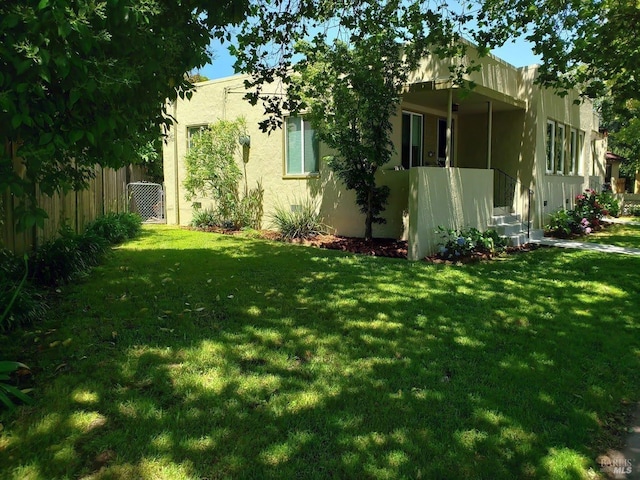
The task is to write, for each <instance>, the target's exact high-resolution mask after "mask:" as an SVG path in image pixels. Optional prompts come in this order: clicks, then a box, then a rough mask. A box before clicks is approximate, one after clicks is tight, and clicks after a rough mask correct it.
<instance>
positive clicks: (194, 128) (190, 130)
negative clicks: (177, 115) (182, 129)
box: [187, 125, 209, 150]
mask: <svg viewBox="0 0 640 480" xmlns="http://www.w3.org/2000/svg"><path fill="white" fill-rule="evenodd" d="M208 129H209V126H208V125H191V126H188V127H187V150H189V149H190V148H191V147H192V146H193V137H194V136H195V135H197V134H199V133H200V132H203V131H204V130H208Z"/></svg>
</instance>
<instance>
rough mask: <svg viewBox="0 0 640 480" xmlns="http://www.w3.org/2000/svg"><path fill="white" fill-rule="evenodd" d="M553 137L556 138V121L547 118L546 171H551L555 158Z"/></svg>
mask: <svg viewBox="0 0 640 480" xmlns="http://www.w3.org/2000/svg"><path fill="white" fill-rule="evenodd" d="M555 139H556V122H554V121H553V120H547V165H546V171H547V173H553V171H554V168H553V167H554V162H555V158H556V152H555V150H556V149H555V144H556V142H555Z"/></svg>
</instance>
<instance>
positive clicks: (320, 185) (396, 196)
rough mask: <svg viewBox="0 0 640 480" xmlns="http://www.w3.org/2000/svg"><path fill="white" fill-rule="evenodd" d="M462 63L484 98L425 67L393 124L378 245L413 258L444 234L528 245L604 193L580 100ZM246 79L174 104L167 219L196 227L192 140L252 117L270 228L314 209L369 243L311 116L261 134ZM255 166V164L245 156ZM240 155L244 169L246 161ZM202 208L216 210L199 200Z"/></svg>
mask: <svg viewBox="0 0 640 480" xmlns="http://www.w3.org/2000/svg"><path fill="white" fill-rule="evenodd" d="M463 61H465V62H471V61H476V62H479V63H481V65H482V68H481V70H479V71H478V72H475V73H473V74H471V76H470V78H469V79H470V80H472V81H473V82H475V84H476V87H475V88H474V89H473V90H472V91H471V93H469V94H464V93H463V92H462V91H461V90H460V89H459V88H457V87H456V86H454V85H452V83H451V81H450V80H449V69H448V67H449V65H450V61H448V60H446V59H441V58H438V57H436V56H431V57H429V58H426V59H425V60H424V61H423V62H422V64H421V65H420V68H418V69H417V70H416V71H415V72H414V73H413V74H412V75H411V78H410V81H409V82H408V85H407V86H406V90H405V93H404V95H403V98H402V102H401V105H400V106H399V107H398V112H397V114H396V115H395V116H394V117H393V118H392V123H393V142H394V145H395V150H396V152H395V155H394V157H393V159H392V160H391V161H390V162H389V164H388V165H386V166H385V167H384V168H382V169H381V171H380V172H379V182H380V184H386V185H388V186H389V187H390V189H391V195H390V197H389V204H388V206H387V209H386V211H385V212H384V217H385V218H386V220H387V223H386V224H382V225H374V230H373V233H374V236H377V237H390V238H396V239H406V240H408V243H409V258H410V259H414V260H415V259H420V258H422V257H424V256H425V255H427V254H429V253H432V252H434V251H435V250H436V249H437V246H438V241H439V240H440V239H439V238H438V236H437V234H436V232H435V230H436V228H437V227H438V226H439V225H441V226H443V227H447V228H467V227H476V228H478V229H480V230H486V229H487V228H489V227H490V226H493V225H501V224H504V225H505V226H504V227H503V230H504V231H505V233H507V234H511V235H513V236H514V241H516V242H517V241H520V242H521V241H523V237H526V235H527V234H528V231H529V229H535V228H541V227H542V226H543V225H544V223H545V221H546V217H547V215H548V214H549V213H551V212H553V211H555V210H557V209H559V208H570V207H572V206H573V201H574V198H575V196H576V195H577V194H579V193H581V192H583V191H584V190H585V189H587V188H596V189H599V188H600V186H601V184H602V183H603V182H604V175H605V168H606V164H605V152H606V137H605V136H604V135H603V134H601V133H600V132H599V125H598V117H597V115H595V113H594V111H593V108H592V105H591V103H590V102H588V101H586V102H583V103H581V104H578V105H576V104H574V100H575V99H576V98H577V94H574V95H571V94H570V95H567V96H564V97H560V96H558V95H555V94H554V93H553V92H552V91H551V90H547V89H544V88H541V87H539V86H538V85H536V84H535V82H534V80H535V78H536V72H537V67H536V66H531V67H524V68H516V67H514V66H512V65H510V64H508V63H506V62H504V61H502V60H500V59H498V58H496V57H494V56H487V57H482V58H479V57H478V56H477V55H476V53H475V52H474V51H473V50H472V49H469V51H468V53H467V56H466V57H465V58H464V59H463ZM243 79H244V77H242V76H233V77H228V78H224V79H220V80H213V81H208V82H203V83H200V84H198V85H197V89H196V91H195V93H194V95H193V98H192V99H191V101H187V100H178V101H177V102H176V103H174V104H173V105H171V107H170V108H171V110H172V113H173V115H174V117H175V118H176V120H177V125H175V126H174V128H173V129H172V130H171V133H170V136H169V138H168V141H167V142H166V143H165V145H164V152H163V155H164V171H165V187H166V215H167V221H168V223H170V224H179V225H187V224H188V223H189V222H190V220H191V216H192V211H193V209H192V201H187V200H186V199H185V197H184V189H183V186H182V183H183V179H184V175H185V166H184V156H185V153H186V152H187V149H188V148H189V137H190V135H191V134H192V133H193V132H195V131H197V129H199V128H202V127H203V126H206V125H208V124H210V123H213V122H215V121H216V120H218V119H228V120H233V119H235V118H237V117H240V116H242V117H245V119H246V120H247V125H248V134H249V136H250V147H249V149H248V151H246V150H245V152H244V158H245V160H248V163H247V165H246V167H247V168H246V171H247V177H248V182H249V185H250V186H251V185H255V182H256V181H258V180H259V181H261V182H262V185H263V187H264V190H265V197H264V213H265V217H264V223H265V224H266V225H267V226H268V219H269V215H270V213H271V212H272V211H273V208H274V206H275V205H278V204H279V205H283V204H284V205H291V208H295V205H297V204H298V203H299V201H300V199H302V198H307V197H311V198H313V199H315V200H316V201H317V203H318V205H319V207H320V211H321V214H322V216H323V218H324V222H325V223H326V224H327V225H329V226H330V227H331V228H332V229H333V232H334V233H336V234H338V235H346V236H362V235H363V234H364V217H363V215H362V214H361V213H360V212H359V210H358V207H357V206H356V203H355V195H354V193H353V192H352V191H347V190H346V189H345V188H344V186H343V185H342V184H341V182H340V181H339V180H337V179H336V178H335V177H334V175H333V174H332V172H331V171H330V170H329V169H328V167H327V165H326V164H325V162H324V161H323V160H322V157H323V156H324V155H326V154H328V153H329V152H328V151H326V149H325V148H324V146H323V145H318V144H317V142H316V141H315V140H314V134H313V130H312V128H311V125H310V124H309V122H307V121H305V119H304V117H290V116H289V117H285V118H284V119H283V121H284V123H283V129H282V130H281V131H280V132H278V133H276V134H273V133H272V134H271V135H267V134H265V133H262V132H261V131H260V130H259V128H258V122H259V121H260V120H262V119H263V117H262V115H263V112H262V109H261V107H260V106H251V105H250V104H249V103H248V102H247V101H245V100H243V98H242V97H243V96H244V94H245V90H244V87H243ZM247 155H248V156H247ZM242 158H243V157H242V153H241V152H239V153H238V162H241V161H242ZM196 201H198V202H199V203H201V205H202V206H203V207H204V206H206V205H207V199H197V200H196Z"/></svg>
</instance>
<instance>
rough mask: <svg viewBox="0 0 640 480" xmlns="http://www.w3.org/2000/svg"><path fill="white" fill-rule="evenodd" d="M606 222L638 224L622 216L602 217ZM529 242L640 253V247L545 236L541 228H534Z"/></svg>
mask: <svg viewBox="0 0 640 480" xmlns="http://www.w3.org/2000/svg"><path fill="white" fill-rule="evenodd" d="M602 220H603V221H604V222H608V223H620V224H625V225H634V226H640V222H637V221H634V220H627V219H624V218H614V217H605V218H603V219H602ZM529 243H533V244H537V245H545V246H547V247H559V248H577V249H579V250H591V251H594V252H603V253H622V254H624V255H640V248H626V247H618V246H616V245H606V244H602V243H591V242H576V241H574V240H562V239H559V238H550V237H545V236H544V235H543V233H542V230H536V231H534V232H531V238H530V239H529Z"/></svg>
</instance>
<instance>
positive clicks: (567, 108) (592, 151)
mask: <svg viewBox="0 0 640 480" xmlns="http://www.w3.org/2000/svg"><path fill="white" fill-rule="evenodd" d="M533 80H534V77H533V76H531V77H530V78H528V79H527V80H526V81H527V82H530V83H533ZM525 83H526V82H525ZM531 90H532V92H533V95H532V97H531V100H532V111H533V112H535V115H533V116H532V117H531V118H529V119H528V125H527V127H526V129H527V130H528V129H531V130H532V131H535V143H534V144H535V149H534V150H533V151H535V162H534V165H533V168H532V172H533V175H534V177H533V179H532V182H531V185H532V188H533V189H534V190H535V196H534V202H533V212H534V216H533V217H534V218H533V226H534V228H542V227H543V226H544V225H545V223H546V222H547V221H548V216H549V214H550V213H552V212H555V211H556V210H558V209H561V208H573V206H574V204H575V197H576V195H578V194H580V193H582V192H583V191H584V190H586V189H588V188H593V187H599V186H600V185H601V183H602V180H603V178H604V173H605V152H606V137H604V136H603V135H601V134H600V133H599V132H598V128H599V122H598V117H597V115H595V113H594V110H593V104H592V103H591V102H590V101H589V100H584V101H583V102H581V103H579V104H575V103H574V100H576V99H578V97H577V94H576V93H575V92H570V94H569V95H567V96H565V97H560V96H558V95H555V94H554V92H553V91H552V90H550V89H542V88H539V87H537V86H532V87H531ZM547 120H553V121H555V122H557V123H560V124H563V125H565V131H566V146H565V151H566V153H565V162H568V161H569V150H568V148H569V147H568V145H569V139H570V131H571V129H572V128H575V129H577V130H578V132H580V131H581V132H584V142H583V144H582V149H581V150H580V151H578V168H577V173H576V174H575V175H569V174H564V175H562V174H558V173H547V172H546V128H547ZM532 123H534V124H535V125H531V124H532ZM523 151H527V149H523Z"/></svg>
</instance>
